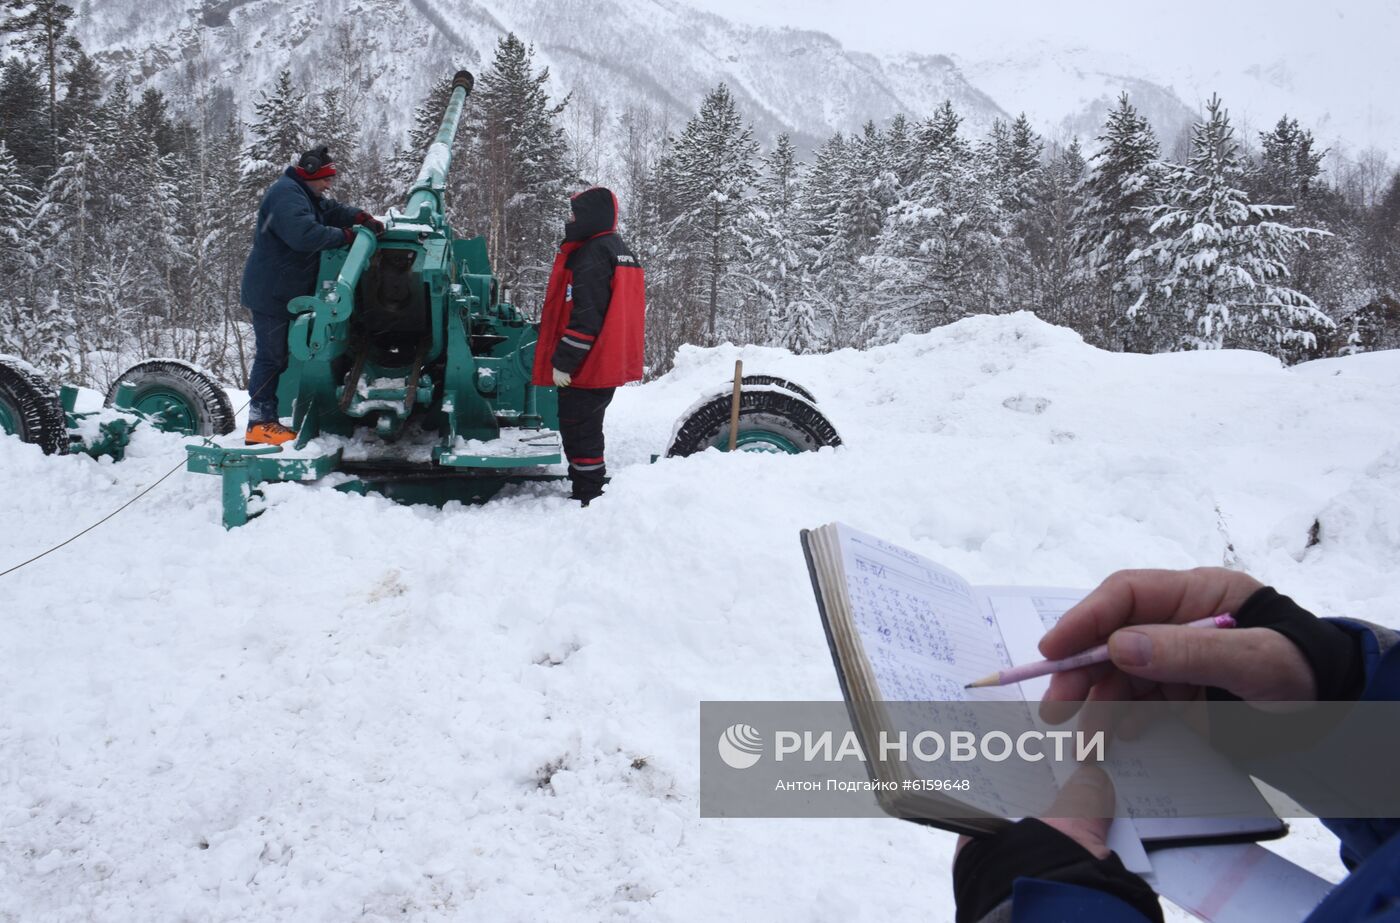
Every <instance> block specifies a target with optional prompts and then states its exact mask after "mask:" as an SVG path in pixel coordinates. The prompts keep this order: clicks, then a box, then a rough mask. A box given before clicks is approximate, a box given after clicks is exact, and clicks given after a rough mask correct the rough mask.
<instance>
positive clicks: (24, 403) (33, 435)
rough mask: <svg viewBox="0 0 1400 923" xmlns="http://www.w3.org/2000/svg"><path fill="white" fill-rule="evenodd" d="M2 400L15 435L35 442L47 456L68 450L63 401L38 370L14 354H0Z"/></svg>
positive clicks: (0, 400) (0, 394) (0, 401)
mask: <svg viewBox="0 0 1400 923" xmlns="http://www.w3.org/2000/svg"><path fill="white" fill-rule="evenodd" d="M0 403H3V404H4V405H5V411H6V415H7V416H9V417H10V418H11V419H12V420H13V422H14V424H15V426H16V429H17V431H16V433H15V435H17V436H19V438H20V439H21V440H23V441H24V442H32V443H34V444H35V445H37V446H38V447H39V448H41V449H43V450H44V454H45V455H53V454H54V453H55V452H65V451H67V449H68V425H67V423H66V422H65V421H64V416H63V404H62V403H61V402H60V401H59V399H58V392H57V391H55V390H54V387H53V385H52V384H50V383H49V381H48V379H46V378H45V377H44V376H43V375H42V374H41V373H40V372H39V370H38V369H36V368H34V366H32V365H30V364H29V363H27V362H22V361H20V360H18V359H15V358H13V357H11V356H0Z"/></svg>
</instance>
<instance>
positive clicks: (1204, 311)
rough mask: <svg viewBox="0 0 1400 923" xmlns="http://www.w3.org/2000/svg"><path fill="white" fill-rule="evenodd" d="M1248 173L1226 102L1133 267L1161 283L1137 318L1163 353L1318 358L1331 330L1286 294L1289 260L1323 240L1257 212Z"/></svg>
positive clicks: (1180, 171) (1143, 300)
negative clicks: (1239, 351)
mask: <svg viewBox="0 0 1400 923" xmlns="http://www.w3.org/2000/svg"><path fill="white" fill-rule="evenodd" d="M1244 179H1245V175H1244V164H1243V162H1242V160H1241V157H1240V153H1239V148H1238V145H1237V144H1236V142H1235V140H1234V129H1233V128H1232V127H1231V126H1230V121H1229V115H1228V113H1227V112H1226V111H1225V109H1224V108H1223V106H1222V105H1221V102H1220V100H1219V98H1218V97H1212V98H1211V101H1210V103H1209V104H1208V105H1207V107H1206V118H1205V120H1204V121H1203V122H1199V123H1197V124H1196V126H1195V127H1194V129H1193V130H1192V135H1191V155H1190V158H1189V159H1188V161H1187V162H1186V164H1184V165H1182V166H1180V167H1178V168H1177V169H1176V170H1174V171H1173V172H1172V173H1171V174H1170V175H1169V176H1168V178H1167V183H1168V190H1169V191H1168V196H1167V202H1166V203H1165V204H1163V205H1160V206H1157V207H1156V208H1154V209H1152V212H1151V213H1152V217H1153V222H1152V228H1151V233H1152V234H1153V236H1154V241H1153V242H1152V243H1151V244H1150V245H1149V246H1148V247H1147V248H1146V249H1145V250H1144V251H1141V252H1140V253H1138V254H1135V255H1134V256H1133V257H1130V262H1131V263H1137V262H1146V263H1149V264H1150V265H1151V266H1152V267H1153V269H1154V271H1155V275H1156V278H1155V279H1154V280H1153V284H1152V285H1151V286H1149V287H1148V288H1147V289H1145V290H1144V292H1143V295H1142V296H1141V297H1140V298H1139V300H1138V302H1137V303H1135V304H1134V305H1133V307H1132V308H1131V309H1130V316H1132V317H1133V318H1134V319H1135V320H1139V321H1144V322H1145V326H1146V327H1147V329H1149V330H1150V331H1151V332H1152V337H1151V341H1152V343H1153V345H1154V346H1155V347H1157V348H1159V349H1160V348H1167V349H1171V348H1182V347H1187V348H1197V349H1212V348H1213V349H1219V348H1221V347H1223V346H1233V347H1241V348H1246V349H1259V350H1263V351H1266V352H1271V353H1273V354H1275V355H1279V356H1281V357H1284V358H1290V357H1296V355H1297V354H1298V351H1300V350H1306V349H1310V348H1312V347H1313V346H1314V345H1315V343H1316V333H1317V331H1319V330H1325V329H1330V328H1331V327H1332V326H1334V325H1333V323H1332V321H1331V320H1329V319H1328V318H1327V316H1326V315H1325V314H1323V313H1322V312H1321V311H1319V310H1318V309H1317V306H1316V305H1314V304H1313V302H1312V299H1310V298H1308V297H1307V296H1306V295H1304V294H1303V293H1301V292H1298V291H1296V290H1294V289H1292V288H1290V287H1288V286H1287V284H1286V282H1287V281H1288V280H1287V275H1288V268H1287V265H1288V259H1289V257H1290V256H1291V255H1292V254H1293V253H1294V252H1295V251H1296V250H1297V249H1298V248H1300V247H1305V246H1307V238H1308V237H1309V236H1313V235H1317V234H1319V233H1320V232H1318V231H1316V230H1313V229H1309V228H1295V227H1289V226H1288V225H1285V224H1282V223H1281V222H1279V221H1277V220H1274V219H1275V218H1277V217H1281V216H1283V215H1285V214H1287V213H1288V212H1289V211H1290V210H1291V209H1289V208H1288V207H1287V206H1279V205H1256V204H1251V203H1250V202H1249V201H1248V197H1247V195H1246V193H1245V192H1244V191H1243V190H1242V189H1241V188H1240V187H1241V186H1242V185H1243V181H1244Z"/></svg>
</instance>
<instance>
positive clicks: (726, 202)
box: [662, 83, 758, 345]
mask: <svg viewBox="0 0 1400 923" xmlns="http://www.w3.org/2000/svg"><path fill="white" fill-rule="evenodd" d="M757 155H758V143H757V142H756V141H754V140H753V127H752V126H750V125H746V124H744V122H743V120H742V118H741V117H740V115H739V111H738V109H737V107H736V106H735V104H734V97H733V96H732V95H731V94H730V92H729V88H728V87H727V86H725V85H724V84H722V83H721V84H720V85H719V86H718V87H716V88H715V89H714V90H712V91H710V93H709V94H707V95H706V96H705V99H704V101H703V102H702V103H701V104H700V111H699V112H698V113H697V114H696V115H695V116H694V117H693V118H692V119H691V120H690V121H689V122H688V123H687V124H686V127H685V129H684V130H683V131H682V132H681V134H680V136H679V137H678V138H676V139H675V140H674V141H673V142H672V144H671V147H670V151H669V152H668V154H667V157H666V160H665V163H664V166H663V170H662V173H663V176H664V177H665V179H664V182H665V183H666V184H667V186H668V189H669V198H670V210H669V212H668V213H667V214H666V218H667V219H668V221H669V224H670V233H669V238H670V240H671V245H672V246H675V247H681V248H684V249H685V250H686V251H687V252H688V253H689V254H690V255H691V256H692V258H693V259H695V260H696V261H697V262H698V263H699V265H700V267H701V274H702V278H703V282H702V285H703V287H704V293H705V302H704V306H703V310H704V312H705V314H704V316H705V318H706V322H705V331H704V336H705V342H706V343H707V344H711V345H713V344H714V343H716V342H718V341H719V337H720V334H721V332H723V331H724V330H725V328H726V327H732V326H734V324H735V321H737V319H738V317H739V315H740V314H741V313H742V311H741V306H740V304H739V302H740V299H741V297H742V294H741V293H742V285H741V279H740V278H737V277H736V275H735V273H734V270H735V268H736V266H735V264H736V261H737V259H738V258H739V255H740V253H741V248H742V244H743V241H742V238H741V232H742V229H743V227H744V226H745V225H746V223H747V220H746V219H747V215H748V212H749V209H750V207H751V203H750V202H749V200H748V195H749V191H750V189H751V187H752V186H753V183H754V181H755V180H756V179H757V175H758V171H757V168H756V167H755V166H754V160H755V158H756V157H757Z"/></svg>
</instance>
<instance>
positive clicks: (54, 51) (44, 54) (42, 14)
mask: <svg viewBox="0 0 1400 923" xmlns="http://www.w3.org/2000/svg"><path fill="white" fill-rule="evenodd" d="M4 9H6V10H9V11H11V12H12V13H13V14H14V15H12V16H11V17H10V18H9V19H7V20H5V21H4V22H3V23H0V31H3V32H9V33H12V34H13V35H14V36H15V38H13V39H12V40H11V41H12V43H13V44H14V45H16V46H18V47H19V48H21V49H25V50H28V51H31V52H33V53H34V54H35V56H36V57H37V58H38V61H39V66H40V69H41V70H42V72H43V74H44V89H45V91H46V92H47V94H48V107H47V115H48V131H47V132H46V133H45V135H46V137H47V139H48V142H49V146H50V147H49V149H50V155H51V156H50V161H49V162H50V163H52V162H53V160H54V159H56V158H57V156H58V81H59V77H60V73H59V71H60V70H61V69H62V68H63V67H65V66H66V65H68V64H70V63H72V61H73V60H74V58H76V57H77V55H79V54H81V52H82V48H81V47H80V46H79V45H78V40H77V39H76V38H74V37H73V36H72V35H71V34H70V33H69V31H68V24H69V21H70V20H71V19H72V18H73V9H72V7H69V6H68V5H67V4H64V3H59V2H58V0H4Z"/></svg>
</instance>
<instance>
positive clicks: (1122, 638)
mask: <svg viewBox="0 0 1400 923" xmlns="http://www.w3.org/2000/svg"><path fill="white" fill-rule="evenodd" d="M1218 612H1231V613H1233V614H1234V616H1235V621H1236V623H1237V625H1238V627H1237V628H1235V629H1233V630H1231V631H1206V630H1202V629H1190V628H1186V629H1183V628H1181V627H1180V625H1181V623H1183V622H1189V621H1192V620H1194V619H1196V618H1200V617H1202V616H1205V615H1210V614H1213V613H1218ZM1105 641H1107V643H1108V650H1109V655H1110V657H1111V658H1112V659H1111V662H1110V663H1106V664H1098V665H1096V666H1094V667H1088V668H1082V669H1079V670H1073V671H1070V672H1067V673H1060V674H1057V675H1056V676H1055V677H1054V678H1053V679H1052V680H1051V683H1050V688H1049V690H1048V691H1047V692H1046V694H1045V701H1046V702H1047V703H1050V702H1054V703H1077V702H1083V701H1085V700H1086V698H1089V697H1090V696H1092V697H1093V698H1094V699H1123V698H1152V697H1154V696H1156V697H1166V698H1171V699H1180V698H1183V697H1200V696H1205V697H1207V698H1211V699H1226V700H1229V699H1243V700H1245V701H1250V702H1265V701H1276V702H1289V701H1291V702H1302V701H1313V700H1317V701H1355V700H1362V701H1381V700H1383V701H1395V700H1400V643H1397V641H1400V638H1398V637H1397V635H1396V633H1395V632H1392V631H1390V630H1388V629H1385V628H1380V627H1377V626H1373V625H1368V624H1366V623H1364V622H1358V621H1354V620H1350V619H1319V618H1317V617H1316V616H1314V615H1312V614H1311V613H1309V612H1307V611H1305V610H1304V609H1303V608H1301V607H1300V606H1298V604H1297V603H1295V602H1293V600H1291V599H1289V598H1288V597H1287V596H1282V595H1280V594H1279V593H1278V592H1277V591H1275V590H1274V589H1272V588H1270V587H1266V586H1263V585H1262V584H1260V583H1259V582H1258V581H1257V580H1255V579H1253V578H1252V577H1250V576H1248V575H1247V574H1242V573H1239V572H1238V571H1231V570H1226V569H1224V568H1197V569H1195V570H1190V571H1160V570H1140V571H1122V572H1119V573H1117V574H1114V575H1112V576H1111V577H1109V578H1108V579H1107V580H1105V581H1104V582H1103V583H1102V584H1100V585H1099V587H1098V588H1097V589H1095V590H1094V591H1093V592H1092V593H1090V594H1089V595H1088V596H1086V597H1085V598H1084V599H1083V600H1082V601H1081V602H1080V603H1079V604H1078V605H1076V606H1075V607H1074V608H1073V609H1071V610H1070V611H1069V612H1067V613H1065V616H1064V618H1063V619H1061V620H1060V622H1059V624H1057V625H1056V626H1055V627H1054V628H1053V629H1051V630H1050V631H1049V632H1048V633H1047V634H1046V636H1045V637H1044V638H1043V639H1042V640H1041V643H1040V650H1041V653H1042V654H1044V655H1045V656H1046V657H1048V658H1051V659H1056V658H1061V657H1066V656H1069V655H1071V654H1074V653H1077V652H1079V651H1083V650H1087V649H1088V648H1091V647H1093V646H1095V645H1097V644H1102V643H1104V642H1105ZM1058 707H1059V708H1063V707H1064V705H1060V706H1058ZM1378 733H1389V730H1388V729H1378ZM1323 823H1324V824H1326V825H1327V827H1328V828H1329V829H1330V830H1332V832H1333V833H1335V834H1337V836H1338V838H1339V839H1340V840H1341V854H1342V861H1343V862H1344V863H1345V864H1346V866H1347V869H1348V870H1349V871H1350V874H1349V875H1348V876H1347V877H1346V879H1344V880H1343V881H1342V882H1341V883H1339V884H1338V885H1337V886H1336V887H1335V888H1334V889H1333V890H1332V892H1331V893H1330V894H1329V895H1328V896H1327V898H1326V899H1325V900H1324V901H1323V902H1322V903H1321V904H1320V905H1319V906H1318V907H1317V909H1316V910H1314V911H1313V913H1312V914H1310V915H1309V916H1308V918H1307V921H1305V923H1332V921H1358V923H1362V921H1364V923H1400V819H1396V818H1382V819H1369V820H1362V819H1358V820H1324V821H1323ZM1107 833H1108V821H1107V820H1104V821H1095V820H1091V819H1084V818H1078V817H1076V818H1052V819H1047V820H1044V821H1041V820H1024V821H1021V822H1019V823H1016V824H1012V825H1011V826H1010V827H1008V828H1007V829H1006V830H1005V831H1002V832H1001V833H998V834H996V835H994V836H990V837H982V838H978V839H975V840H965V841H964V842H961V843H959V851H958V854H957V858H956V860H955V861H954V864H953V892H954V895H955V896H956V899H957V904H958V909H957V919H958V921H959V923H971V921H984V923H992V921H1006V923H1042V921H1050V920H1084V921H1087V920H1094V921H1101V923H1146V921H1157V923H1160V921H1161V920H1162V910H1161V907H1160V906H1159V905H1158V902H1157V895H1156V894H1154V893H1153V892H1152V889H1151V888H1150V887H1148V885H1147V883H1146V882H1145V881H1143V879H1142V878H1140V877H1138V876H1137V875H1134V874H1133V873H1131V872H1129V871H1128V870H1127V869H1125V868H1124V867H1123V864H1122V863H1121V862H1120V861H1118V857H1117V856H1115V855H1113V853H1111V852H1110V851H1109V849H1108V847H1107V845H1106V843H1105V838H1106V836H1107Z"/></svg>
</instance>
